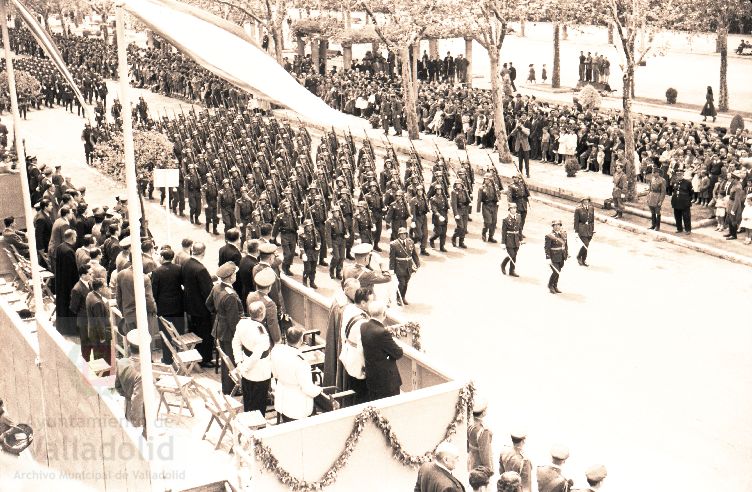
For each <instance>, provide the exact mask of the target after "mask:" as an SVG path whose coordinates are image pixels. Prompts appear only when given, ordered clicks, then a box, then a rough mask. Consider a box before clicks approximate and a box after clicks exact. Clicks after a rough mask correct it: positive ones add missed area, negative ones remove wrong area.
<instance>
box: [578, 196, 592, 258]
mask: <svg viewBox="0 0 752 492" xmlns="http://www.w3.org/2000/svg"><path fill="white" fill-rule="evenodd" d="M594 218H595V214H594V212H593V207H592V206H591V204H590V198H583V199H582V201H581V202H580V206H579V207H577V209H575V211H574V231H575V232H576V233H577V235H578V236H579V237H580V241H582V247H581V248H580V251H579V252H578V253H577V263H579V264H580V265H582V266H588V264H587V262H586V261H585V260H587V254H588V250H589V249H590V241H591V240H592V239H593V234H595V221H594Z"/></svg>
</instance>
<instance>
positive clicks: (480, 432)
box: [467, 419, 493, 471]
mask: <svg viewBox="0 0 752 492" xmlns="http://www.w3.org/2000/svg"><path fill="white" fill-rule="evenodd" d="M492 440H493V432H491V430H490V429H487V428H486V426H485V425H483V421H482V420H477V419H476V421H475V422H474V423H473V424H472V425H471V426H470V427H468V428H467V469H468V470H469V471H472V470H473V469H475V468H476V467H479V466H485V467H487V468H488V469H489V470H493V462H492V454H493V449H492V446H491V441H492Z"/></svg>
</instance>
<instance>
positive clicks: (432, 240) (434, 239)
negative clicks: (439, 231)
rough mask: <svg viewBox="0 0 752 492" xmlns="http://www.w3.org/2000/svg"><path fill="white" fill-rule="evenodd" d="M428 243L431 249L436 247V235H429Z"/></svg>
mask: <svg viewBox="0 0 752 492" xmlns="http://www.w3.org/2000/svg"><path fill="white" fill-rule="evenodd" d="M428 244H430V245H431V249H436V235H435V234H434V235H433V236H431V239H429V240H428Z"/></svg>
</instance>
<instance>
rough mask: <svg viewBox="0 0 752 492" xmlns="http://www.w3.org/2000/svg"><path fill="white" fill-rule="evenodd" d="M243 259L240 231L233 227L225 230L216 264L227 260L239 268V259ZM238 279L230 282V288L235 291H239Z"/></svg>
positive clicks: (222, 263)
mask: <svg viewBox="0 0 752 492" xmlns="http://www.w3.org/2000/svg"><path fill="white" fill-rule="evenodd" d="M241 259H243V254H242V253H241V252H240V231H238V230H237V229H235V228H232V229H228V230H227V231H225V245H224V246H222V247H221V248H219V261H218V264H217V266H222V265H224V264H225V263H227V262H228V261H231V262H233V263H234V264H235V266H236V267H238V268H240V260H241ZM240 287H241V286H240V280H239V279H236V280H235V283H234V284H232V288H233V289H235V292H240Z"/></svg>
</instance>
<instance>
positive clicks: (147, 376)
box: [115, 5, 157, 440]
mask: <svg viewBox="0 0 752 492" xmlns="http://www.w3.org/2000/svg"><path fill="white" fill-rule="evenodd" d="M116 12H117V18H116V29H115V31H116V35H117V49H118V77H119V78H120V80H119V82H120V99H121V104H122V105H123V112H122V113H121V115H122V117H123V147H124V151H125V181H126V186H127V188H128V202H129V203H130V206H129V207H128V221H129V223H130V233H131V235H130V239H131V265H133V290H134V295H135V299H136V326H137V329H138V331H139V344H138V346H139V353H140V355H141V356H140V361H141V384H142V385H143V392H144V409H145V417H146V418H145V421H144V426H145V430H146V436H147V439H149V440H152V439H153V438H154V437H155V436H154V431H155V429H154V423H155V420H156V417H157V412H156V410H157V409H156V406H155V404H154V379H153V377H152V370H151V369H152V368H151V364H152V362H151V343H150V335H149V320H148V317H147V314H146V298H145V287H144V261H143V257H142V256H141V255H142V251H141V208H140V207H139V206H138V205H139V196H138V186H137V182H136V159H135V155H134V145H133V121H132V113H131V111H130V107H131V104H130V91H129V87H128V59H127V52H126V49H127V45H126V41H125V15H124V12H123V7H122V6H120V5H118V6H117V7H116Z"/></svg>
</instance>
